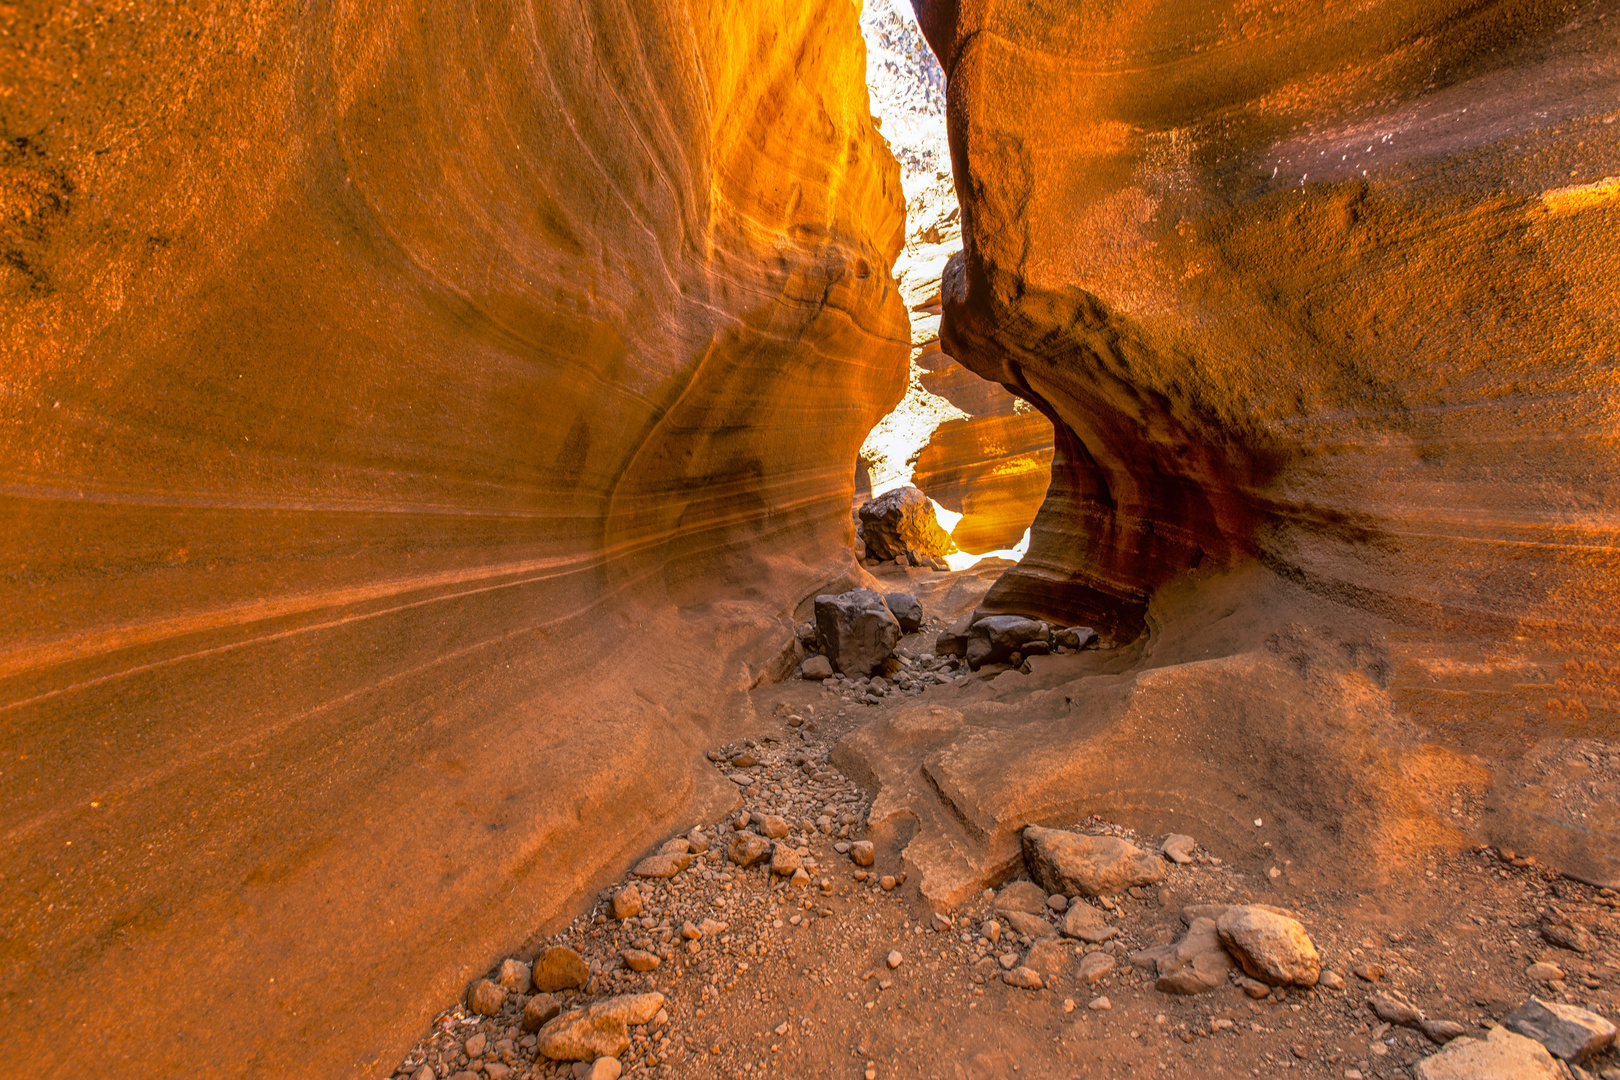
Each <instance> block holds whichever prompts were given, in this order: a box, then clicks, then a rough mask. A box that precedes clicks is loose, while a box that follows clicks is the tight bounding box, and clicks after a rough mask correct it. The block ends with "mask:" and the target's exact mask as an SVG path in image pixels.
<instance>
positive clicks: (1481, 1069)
mask: <svg viewBox="0 0 1620 1080" xmlns="http://www.w3.org/2000/svg"><path fill="white" fill-rule="evenodd" d="M1412 1075H1413V1076H1414V1077H1416V1080H1563V1078H1564V1076H1565V1074H1564V1073H1561V1072H1560V1071H1559V1069H1558V1063H1557V1062H1556V1061H1554V1060H1553V1056H1552V1055H1551V1054H1549V1053H1547V1051H1546V1048H1545V1047H1543V1046H1542V1045H1541V1044H1540V1043H1538V1042H1536V1041H1535V1040H1534V1039H1527V1038H1525V1037H1524V1036H1523V1035H1516V1034H1514V1033H1513V1032H1511V1031H1509V1030H1508V1029H1507V1028H1492V1029H1491V1032H1490V1034H1489V1035H1487V1036H1486V1037H1485V1038H1484V1039H1453V1040H1452V1041H1451V1042H1450V1043H1448V1044H1447V1045H1446V1048H1445V1049H1444V1050H1441V1051H1440V1052H1439V1053H1437V1054H1432V1055H1430V1056H1429V1057H1426V1058H1424V1059H1423V1060H1422V1061H1420V1062H1418V1063H1417V1064H1416V1065H1414V1066H1413V1067H1412Z"/></svg>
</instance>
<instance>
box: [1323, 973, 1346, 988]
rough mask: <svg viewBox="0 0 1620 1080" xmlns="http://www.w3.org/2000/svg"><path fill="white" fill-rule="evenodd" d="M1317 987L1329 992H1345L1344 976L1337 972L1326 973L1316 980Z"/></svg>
mask: <svg viewBox="0 0 1620 1080" xmlns="http://www.w3.org/2000/svg"><path fill="white" fill-rule="evenodd" d="M1316 985H1317V986H1321V987H1324V988H1326V989H1328V990H1343V989H1344V976H1343V975H1340V974H1339V973H1338V972H1337V971H1324V972H1322V974H1321V975H1318V976H1317V978H1316Z"/></svg>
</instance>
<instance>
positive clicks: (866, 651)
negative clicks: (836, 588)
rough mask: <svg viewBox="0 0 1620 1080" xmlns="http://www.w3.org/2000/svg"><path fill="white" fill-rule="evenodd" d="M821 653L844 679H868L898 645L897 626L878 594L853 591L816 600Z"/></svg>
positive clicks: (898, 633) (858, 590)
mask: <svg viewBox="0 0 1620 1080" xmlns="http://www.w3.org/2000/svg"><path fill="white" fill-rule="evenodd" d="M816 629H817V632H818V633H819V634H820V637H821V651H822V654H823V655H825V656H826V657H827V659H828V661H829V662H831V664H832V666H833V667H834V668H835V669H836V670H838V671H840V672H842V673H843V674H845V675H870V674H872V672H873V671H874V670H876V669H877V668H878V667H879V665H881V664H882V663H883V661H885V660H887V659H888V658H889V657H890V656H891V655H892V654H893V653H894V647H895V645H896V644H898V643H899V641H900V622H899V620H897V619H896V618H895V617H894V614H893V613H892V612H890V611H889V607H888V605H887V604H885V603H884V602H883V596H882V594H881V593H876V592H873V591H872V590H870V589H854V590H851V591H850V592H846V593H839V594H837V595H822V596H818V597H816Z"/></svg>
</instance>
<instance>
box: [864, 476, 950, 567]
mask: <svg viewBox="0 0 1620 1080" xmlns="http://www.w3.org/2000/svg"><path fill="white" fill-rule="evenodd" d="M860 518H861V535H862V536H864V537H865V538H866V550H867V552H868V553H870V554H871V556H872V557H873V558H874V559H896V558H905V556H906V553H907V552H908V551H914V552H916V553H917V554H918V555H928V556H934V555H949V554H950V553H951V552H953V551H955V550H956V544H955V543H954V542H952V540H951V537H950V534H949V533H947V532H946V531H945V530H944V529H942V528H940V527H939V519H938V518H936V517H934V504H933V503H931V502H929V501H928V496H927V495H924V494H923V493H922V492H921V491H919V490H918V489H916V488H914V487H909V486H908V487H901V488H895V489H894V490H893V491H886V492H884V493H883V494H882V495H879V496H878V497H877V498H875V499H872V500H871V501H870V502H867V503H866V504H865V505H863V506H862V507H861V509H860Z"/></svg>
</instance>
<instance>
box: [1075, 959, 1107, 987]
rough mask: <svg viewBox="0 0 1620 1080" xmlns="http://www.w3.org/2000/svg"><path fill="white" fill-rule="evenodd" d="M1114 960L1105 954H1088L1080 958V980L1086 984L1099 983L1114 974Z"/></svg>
mask: <svg viewBox="0 0 1620 1080" xmlns="http://www.w3.org/2000/svg"><path fill="white" fill-rule="evenodd" d="M1114 967H1115V964H1114V958H1113V956H1112V955H1110V954H1108V953H1105V952H1094V953H1086V955H1085V956H1082V957H1081V958H1080V978H1081V981H1083V982H1086V983H1088V984H1089V983H1097V982H1101V981H1102V980H1103V979H1106V978H1107V977H1108V976H1109V975H1112V974H1113V972H1114Z"/></svg>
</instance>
